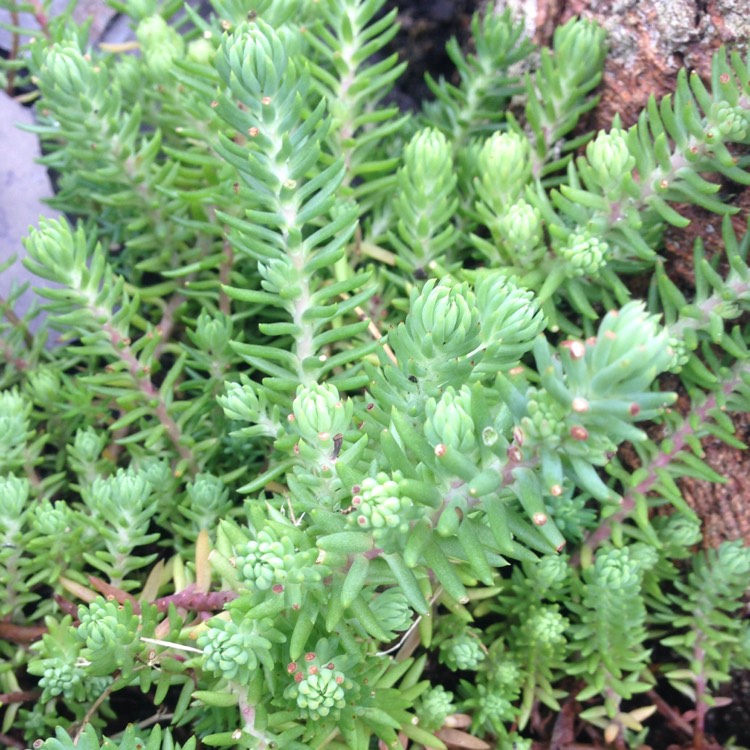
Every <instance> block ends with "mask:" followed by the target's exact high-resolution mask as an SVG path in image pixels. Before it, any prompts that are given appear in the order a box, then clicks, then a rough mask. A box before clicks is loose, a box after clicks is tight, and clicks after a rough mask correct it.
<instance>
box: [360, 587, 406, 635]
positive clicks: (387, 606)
mask: <svg viewBox="0 0 750 750" xmlns="http://www.w3.org/2000/svg"><path fill="white" fill-rule="evenodd" d="M370 609H372V611H373V613H374V614H375V617H377V619H378V622H379V623H380V624H381V625H382V626H383V627H384V628H385V629H386V630H387V631H389V632H390V633H394V634H395V633H401V632H403V631H404V630H408V629H409V628H410V627H411V624H412V610H411V607H410V606H409V602H408V601H407V600H406V596H405V595H404V592H403V591H402V590H401V589H400V588H399V587H393V588H390V589H386V590H385V591H382V592H380V593H379V594H377V596H376V597H375V598H374V599H373V600H372V602H371V603H370Z"/></svg>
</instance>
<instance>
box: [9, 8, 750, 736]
mask: <svg viewBox="0 0 750 750" xmlns="http://www.w3.org/2000/svg"><path fill="white" fill-rule="evenodd" d="M111 4H112V5H113V6H114V7H117V8H118V10H120V11H122V12H125V13H128V14H130V16H131V17H132V20H133V26H134V28H135V31H136V37H137V40H138V44H137V45H126V46H124V47H120V48H117V47H115V48H112V47H110V48H108V49H91V48H89V46H88V44H87V33H86V29H85V28H77V27H75V26H74V25H72V24H71V23H70V22H69V19H67V18H65V17H60V18H55V19H53V20H50V21H49V22H48V23H46V25H45V26H44V28H43V31H42V32H40V33H39V34H37V35H36V37H35V38H34V40H33V41H32V42H31V43H30V44H29V49H28V54H29V56H28V58H27V60H26V62H25V63H24V64H25V65H28V66H29V75H28V82H29V83H30V84H32V85H33V86H35V87H36V88H37V89H38V92H39V98H38V101H37V103H36V112H37V118H38V125H36V126H35V131H36V132H37V133H38V134H39V136H40V138H41V139H42V142H43V144H44V147H45V156H44V162H45V164H47V165H48V166H49V167H50V168H51V169H52V170H54V172H55V174H56V175H57V180H58V191H57V195H56V197H55V198H54V200H53V205H54V206H55V207H57V208H59V209H61V210H63V211H64V212H65V215H66V216H67V217H68V218H67V219H62V220H42V221H41V223H40V226H39V228H38V229H35V230H32V231H31V233H30V234H29V237H28V239H27V240H26V242H25V251H26V259H25V263H26V265H27V267H28V268H29V269H30V270H32V271H33V272H34V273H35V274H37V275H38V276H39V277H40V278H42V279H45V280H47V281H49V282H53V285H52V286H49V287H46V288H45V290H44V291H43V294H44V295H45V296H46V298H47V300H48V302H47V304H46V318H45V322H43V323H42V327H41V329H40V330H39V331H38V332H36V333H34V334H32V333H31V332H30V327H29V326H30V324H31V322H32V320H33V319H34V318H35V316H36V311H31V312H30V313H29V314H28V315H26V316H24V317H23V318H20V317H19V316H17V315H16V314H15V313H14V311H13V305H14V299H15V297H16V296H17V293H18V292H16V293H14V294H13V295H11V299H9V300H5V301H3V320H2V323H1V326H2V347H1V349H0V351H2V356H3V358H4V362H5V366H4V368H3V370H2V373H1V374H0V386H1V387H2V391H1V392H0V537H1V544H2V546H1V547H0V580H1V581H2V585H3V590H4V594H3V595H2V596H1V597H0V617H1V618H2V619H1V620H0V638H2V641H1V642H0V691H2V694H1V695H0V700H1V701H2V704H3V714H2V727H1V728H0V732H1V734H0V741H2V742H3V743H4V744H5V745H6V746H8V747H26V746H31V745H32V744H33V746H34V747H35V748H44V749H45V750H63V749H65V748H72V747H73V746H77V747H79V748H83V749H84V750H89V748H100V747H105V746H106V747H115V746H116V747H121V748H128V750H130V748H140V747H143V746H146V747H147V748H149V750H159V749H160V748H164V749H165V750H167V749H168V748H169V749H170V750H171V748H175V747H178V748H179V747H182V748H191V749H192V748H196V747H199V746H200V747H202V746H206V747H240V748H280V749H281V750H287V749H288V750H302V749H303V748H305V749H307V748H315V749H317V748H330V750H344V749H345V748H348V749H349V750H367V749H368V748H375V747H379V748H406V747H411V748H415V749H416V748H420V747H425V748H444V747H466V748H487V747H492V746H494V747H499V748H511V747H512V748H532V747H557V748H566V747H572V746H574V745H575V746H576V747H581V746H583V744H584V743H588V744H589V745H590V746H592V747H613V748H627V747H641V746H644V744H645V743H647V742H649V741H650V740H649V732H650V731H661V732H663V731H664V728H665V727H667V728H668V729H669V731H671V732H672V735H671V736H672V738H673V740H672V741H673V742H674V743H675V744H681V745H683V746H686V747H694V748H696V749H699V748H709V747H715V746H716V744H715V741H714V739H713V738H712V737H711V736H710V726H709V724H708V716H709V711H710V710H711V709H712V708H716V711H720V710H721V707H722V704H723V703H725V701H724V700H723V699H722V697H721V695H720V694H719V693H720V689H721V686H722V685H723V684H724V683H726V682H727V681H728V679H729V676H730V671H731V670H732V669H733V668H740V667H750V630H749V629H748V627H747V622H746V621H745V620H743V619H742V617H741V610H742V607H743V602H742V597H743V594H744V592H745V587H746V584H747V579H748V572H750V550H748V549H747V548H745V547H744V546H743V545H742V543H741V542H739V541H736V542H725V543H724V544H722V545H721V546H720V547H719V548H718V549H712V550H702V549H701V548H700V540H701V528H700V522H699V520H698V519H697V517H696V515H695V513H694V512H693V511H692V510H691V508H690V507H689V505H688V504H687V503H686V501H685V499H684V497H683V494H682V492H681V490H680V486H679V480H680V478H682V477H701V478H705V479H708V480H710V481H716V482H720V481H722V477H721V476H720V475H717V474H716V473H715V472H713V471H712V470H711V469H709V468H708V467H707V466H706V465H705V464H704V462H703V461H702V460H701V455H702V449H701V444H700V440H701V439H702V438H704V437H706V436H714V437H716V438H718V439H720V440H723V441H725V442H726V443H728V444H729V445H734V446H738V447H739V446H741V443H740V441H739V440H738V439H737V438H736V437H735V436H734V428H733V424H732V420H731V413H732V412H733V411H747V410H748V404H749V401H750V398H749V396H750V391H749V390H748V383H749V382H750V380H749V378H748V372H749V369H750V365H749V364H748V351H747V340H748V336H747V319H746V317H743V316H744V313H745V312H746V310H747V308H748V304H749V303H750V272H749V271H748V267H747V263H746V257H747V248H748V242H750V240H749V239H748V236H741V237H737V236H736V234H735V232H734V230H733V227H732V223H731V221H730V220H729V218H728V216H729V215H730V214H731V213H733V212H734V211H735V209H733V208H732V207H731V205H728V204H726V203H725V202H724V201H723V200H722V194H721V192H720V191H721V184H722V181H723V182H724V183H726V184H729V183H731V182H735V183H739V184H747V183H748V182H750V175H749V174H748V172H747V171H746V166H747V157H746V156H744V155H743V154H744V150H743V147H744V145H746V144H747V143H748V142H749V141H750V135H749V133H748V117H749V116H750V66H749V65H748V62H747V61H746V60H745V59H743V58H741V57H740V56H739V55H736V54H730V53H727V52H721V53H719V54H717V55H716V57H715V59H714V66H713V73H712V78H711V80H710V81H705V82H704V81H701V80H700V79H699V78H698V77H697V76H695V75H693V76H689V75H687V74H685V75H683V76H682V77H681V78H680V79H679V81H678V83H677V88H676V91H675V92H674V95H673V96H670V97H667V98H665V99H663V100H661V101H656V100H653V101H652V102H651V103H650V104H649V107H648V108H647V110H646V111H644V113H643V114H642V116H641V118H640V120H639V122H638V124H637V125H635V126H634V127H632V128H630V129H628V130H625V129H623V128H621V127H620V125H619V123H618V122H615V123H613V124H612V127H611V129H609V130H608V131H606V132H604V131H602V132H599V133H596V134H590V133H586V134H580V132H579V129H578V125H579V122H580V119H581V117H582V116H583V115H584V114H585V113H586V112H588V111H589V110H590V109H591V108H592V107H594V106H595V104H596V98H595V90H596V86H597V83H598V81H599V78H600V75H601V67H602V63H603V60H604V57H605V54H606V39H605V35H604V32H603V31H602V30H601V29H600V28H598V27H597V26H595V25H593V24H592V23H590V22H587V21H585V20H574V21H571V22H570V23H568V24H566V25H565V26H563V27H561V28H559V29H558V30H557V32H556V34H555V37H554V43H553V46H552V48H551V49H542V50H539V51H538V50H535V49H534V47H533V45H531V44H530V43H529V42H528V41H527V40H526V39H525V38H524V36H523V33H522V28H521V27H520V26H519V25H518V24H516V23H514V21H513V20H512V19H511V17H510V16H509V15H508V14H493V13H487V14H485V15H477V16H476V17H475V18H474V20H473V22H472V36H473V38H472V47H471V51H470V52H463V51H461V49H460V48H459V46H458V44H452V45H451V46H450V48H449V52H450V55H451V58H452V59H453V61H454V63H455V65H456V69H457V77H456V80H455V81H454V82H447V81H444V80H439V81H436V80H430V88H431V91H432V93H433V95H434V97H433V98H432V100H431V101H429V102H427V103H425V105H424V108H423V109H422V110H421V111H419V112H415V113H402V112H400V111H399V110H398V109H397V108H396V107H393V106H389V105H388V104H387V100H386V96H387V94H388V92H389V90H390V88H391V87H392V86H393V84H394V82H395V81H396V80H397V78H398V76H399V75H400V74H401V72H402V70H403V65H402V64H401V63H400V62H399V61H398V59H397V58H396V57H395V56H388V55H386V54H384V52H383V51H384V49H385V48H386V45H387V44H388V42H389V40H390V39H391V38H392V37H393V35H394V34H395V33H396V29H397V27H396V25H395V12H390V13H383V12H382V4H383V3H382V1H381V0H319V2H315V3H313V2H306V1H305V0H274V1H273V2H271V0H259V2H256V3H254V4H249V3H246V2H242V1H241V0H214V2H212V3H211V6H212V11H211V13H210V14H209V17H208V18H206V17H204V15H200V14H198V13H196V12H195V11H193V10H192V9H191V8H189V7H188V8H186V9H185V12H184V13H183V14H182V15H176V14H177V13H178V11H179V10H180V9H181V4H180V3H178V2H173V1H170V2H165V3H161V4H159V3H156V2H154V1H153V0H139V1H138V2H128V3H122V4H120V3H115V2H112V3H111ZM133 47H137V50H136V49H133ZM136 52H137V54H136ZM20 59H22V58H19V60H20ZM20 64H21V63H20V62H17V61H16V62H13V61H11V63H9V66H10V67H13V66H20ZM14 75H16V76H17V78H18V79H19V80H22V79H23V71H22V70H20V69H19V70H16V71H14ZM685 203H688V204H694V205H697V206H700V207H702V208H704V209H706V210H709V211H713V212H716V213H717V214H721V215H724V216H725V217H726V218H725V220H724V222H723V225H722V226H723V243H724V246H725V252H724V254H723V255H722V256H720V257H716V258H712V259H708V258H706V257H705V256H704V252H703V247H702V244H701V243H700V242H697V243H696V245H695V252H694V260H695V263H694V272H695V290H694V292H693V293H692V294H691V295H690V296H689V297H688V296H686V295H685V293H684V292H683V291H681V290H680V289H679V288H678V287H677V286H676V285H675V284H674V283H673V282H672V281H671V280H670V278H669V277H668V275H667V273H666V272H665V269H664V264H663V262H662V259H661V257H660V255H659V250H660V242H661V238H662V236H663V233H664V231H665V228H666V227H667V226H668V225H671V226H673V227H677V228H683V227H684V226H685V223H686V220H685V219H684V218H683V216H682V215H681V213H680V206H681V205H683V204H685ZM643 278H647V279H650V283H649V284H648V285H647V287H645V289H646V291H645V293H643V294H639V293H637V292H636V291H634V290H635V289H638V288H644V287H642V286H641V287H639V286H638V284H634V283H633V280H634V279H643ZM48 328H51V329H54V330H56V331H59V332H61V333H62V336H63V339H64V343H63V344H62V345H60V346H56V347H48V346H45V340H46V336H47V331H48ZM667 378H669V381H668V382H669V383H671V388H670V389H668V388H667V386H666V382H667ZM674 388H679V390H680V392H681V393H682V394H683V397H684V398H683V399H682V401H683V403H682V404H681V405H680V408H677V406H676V404H675V401H676V396H675V393H673V392H672V389H674ZM624 444H627V445H628V446H630V454H632V455H633V456H635V460H630V461H626V460H625V459H624V457H623V455H622V454H620V453H618V448H620V447H621V446H622V445H624ZM730 734H731V732H730ZM661 736H662V737H663V736H664V735H663V734H662V735H661ZM725 741H726V742H727V743H729V742H730V740H729V738H725ZM535 743H536V744H535ZM726 746H729V744H727V745H726Z"/></svg>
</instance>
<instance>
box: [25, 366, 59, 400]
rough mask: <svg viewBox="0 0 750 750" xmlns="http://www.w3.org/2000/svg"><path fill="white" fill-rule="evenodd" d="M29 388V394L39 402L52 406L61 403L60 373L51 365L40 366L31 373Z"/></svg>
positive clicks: (27, 382)
mask: <svg viewBox="0 0 750 750" xmlns="http://www.w3.org/2000/svg"><path fill="white" fill-rule="evenodd" d="M26 384H27V387H28V389H29V395H30V396H31V397H32V398H33V400H34V401H35V402H36V403H38V404H43V405H45V406H52V405H53V404H57V403H59V399H60V389H61V387H62V383H61V382H60V375H59V373H58V372H57V371H55V370H54V369H52V368H51V367H40V368H38V369H36V370H34V371H33V372H30V373H29V376H28V380H27V381H26Z"/></svg>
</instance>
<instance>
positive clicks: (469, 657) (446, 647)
mask: <svg viewBox="0 0 750 750" xmlns="http://www.w3.org/2000/svg"><path fill="white" fill-rule="evenodd" d="M472 633H473V630H471V629H467V630H466V631H465V632H463V633H460V634H459V635H456V636H454V637H453V638H449V639H448V640H446V641H443V642H442V643H441V644H440V661H441V662H442V663H443V664H445V665H446V666H447V667H448V669H451V670H453V671H454V672H456V671H460V670H467V669H470V670H475V669H476V668H477V667H478V666H479V665H480V664H481V663H482V662H483V661H484V660H485V658H486V656H487V655H486V653H485V651H484V648H483V647H482V642H481V641H480V640H479V638H478V637H477V635H476V634H472Z"/></svg>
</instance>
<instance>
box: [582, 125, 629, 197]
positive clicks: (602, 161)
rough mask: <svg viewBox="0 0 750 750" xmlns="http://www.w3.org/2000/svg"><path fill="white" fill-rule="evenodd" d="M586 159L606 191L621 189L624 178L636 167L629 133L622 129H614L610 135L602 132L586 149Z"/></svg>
mask: <svg viewBox="0 0 750 750" xmlns="http://www.w3.org/2000/svg"><path fill="white" fill-rule="evenodd" d="M586 157H587V158H588V161H589V164H590V165H591V168H592V169H593V170H594V172H595V173H596V176H597V177H598V179H599V183H600V184H601V186H602V187H603V188H604V190H605V191H609V190H614V189H616V188H618V187H620V185H621V183H622V179H623V177H625V175H627V174H630V172H631V171H632V169H633V167H634V166H635V157H634V156H633V155H632V154H631V153H630V149H629V148H628V142H627V133H626V132H625V131H624V130H621V129H620V128H613V129H612V130H610V132H609V133H605V132H604V131H603V130H600V131H599V133H598V134H597V136H596V138H595V139H594V140H593V141H590V142H589V144H588V146H587V147H586Z"/></svg>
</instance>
